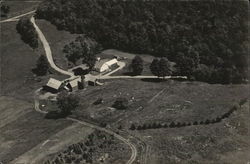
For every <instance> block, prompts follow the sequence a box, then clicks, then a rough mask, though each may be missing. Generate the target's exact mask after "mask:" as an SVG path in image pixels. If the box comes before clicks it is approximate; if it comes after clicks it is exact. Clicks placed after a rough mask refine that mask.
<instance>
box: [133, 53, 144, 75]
mask: <svg viewBox="0 0 250 164" xmlns="http://www.w3.org/2000/svg"><path fill="white" fill-rule="evenodd" d="M131 68H132V71H133V74H134V75H140V74H141V73H142V71H143V60H142V58H141V57H140V56H135V57H134V59H133V60H132V63H131Z"/></svg>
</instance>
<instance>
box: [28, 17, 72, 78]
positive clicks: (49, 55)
mask: <svg viewBox="0 0 250 164" xmlns="http://www.w3.org/2000/svg"><path fill="white" fill-rule="evenodd" d="M30 21H31V23H32V24H33V26H34V28H35V30H36V31H37V34H38V37H39V38H40V40H41V42H42V44H43V47H44V50H45V54H46V57H47V59H48V62H49V64H50V66H51V67H52V68H53V69H54V70H56V71H57V72H60V73H61V74H64V75H69V76H70V77H73V76H74V74H73V73H71V72H68V71H65V70H63V69H61V68H59V67H57V66H56V64H55V63H54V60H53V57H52V52H51V49H50V46H49V43H48V41H47V39H46V38H45V36H44V35H43V33H42V31H41V30H40V28H39V27H38V26H37V25H36V23H35V19H34V17H33V16H32V17H31V19H30Z"/></svg>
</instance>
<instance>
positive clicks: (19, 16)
mask: <svg viewBox="0 0 250 164" xmlns="http://www.w3.org/2000/svg"><path fill="white" fill-rule="evenodd" d="M35 12H36V10H32V11H30V12H27V13H24V14H21V15H18V16H15V17H12V18H9V19H5V20H1V21H0V23H5V22H14V21H18V20H19V19H18V18H21V17H24V16H26V15H30V14H33V13H35Z"/></svg>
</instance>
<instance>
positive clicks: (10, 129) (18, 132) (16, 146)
mask: <svg viewBox="0 0 250 164" xmlns="http://www.w3.org/2000/svg"><path fill="white" fill-rule="evenodd" d="M0 104H1V106H0V113H1V116H0V120H1V121H3V124H2V123H1V127H0V131H1V133H0V149H1V151H0V159H1V162H3V163H9V162H10V161H12V160H14V159H15V158H17V157H18V156H20V155H21V154H23V153H25V152H27V151H29V150H30V149H31V148H33V147H34V146H36V145H37V144H39V143H41V142H42V141H44V140H46V139H48V138H49V137H50V136H51V135H53V134H55V133H57V132H59V131H61V130H62V129H64V128H65V127H67V126H69V125H70V124H71V122H70V121H67V120H46V119H44V116H43V115H41V114H40V113H38V112H35V111H34V109H33V104H31V103H27V102H25V101H23V100H17V99H14V98H10V97H0Z"/></svg>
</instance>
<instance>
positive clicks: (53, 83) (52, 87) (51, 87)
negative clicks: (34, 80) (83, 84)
mask: <svg viewBox="0 0 250 164" xmlns="http://www.w3.org/2000/svg"><path fill="white" fill-rule="evenodd" d="M62 84H63V82H62V81H59V80H56V79H54V78H50V79H49V81H48V83H47V84H46V86H44V87H43V89H44V90H46V91H49V92H52V93H56V92H58V91H59V89H60V88H61V86H62Z"/></svg>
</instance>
